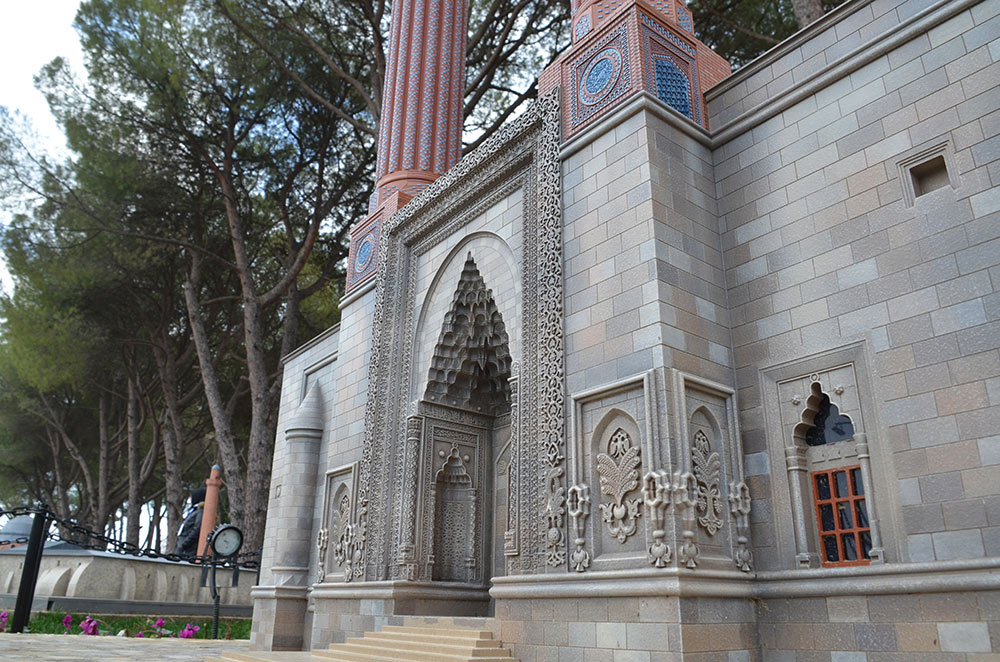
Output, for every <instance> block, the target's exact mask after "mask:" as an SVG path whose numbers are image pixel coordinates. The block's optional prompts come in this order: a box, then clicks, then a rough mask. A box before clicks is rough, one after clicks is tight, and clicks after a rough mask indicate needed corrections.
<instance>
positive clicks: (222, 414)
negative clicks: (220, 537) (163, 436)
mask: <svg viewBox="0 0 1000 662" xmlns="http://www.w3.org/2000/svg"><path fill="white" fill-rule="evenodd" d="M191 260H192V266H191V273H190V274H189V276H188V279H187V280H186V281H185V282H184V304H185V306H186V307H187V313H188V323H189V324H190V325H191V336H192V337H193V338H194V344H195V348H196V350H197V354H198V367H199V368H200V369H201V382H202V386H203V387H204V390H205V400H206V401H207V403H208V410H209V413H210V414H211V416H212V426H213V428H214V429H215V441H216V443H217V444H218V446H219V455H220V459H221V460H222V468H223V470H224V472H225V474H224V477H225V481H226V486H227V488H228V492H229V515H230V517H232V520H233V523H234V524H235V525H236V526H238V527H240V528H241V529H243V531H244V532H245V531H247V527H246V524H245V512H246V511H245V499H244V493H243V483H242V481H241V478H240V476H241V473H242V472H241V471H240V460H239V453H238V452H237V451H236V440H235V438H234V437H233V430H232V426H231V425H230V420H229V414H228V413H227V412H226V404H225V402H224V401H223V398H222V392H221V390H220V389H219V378H218V375H217V374H216V372H215V364H214V363H213V362H212V348H211V345H210V344H209V340H208V333H207V332H206V330H205V321H204V320H203V319H202V317H201V304H200V303H199V301H198V295H197V290H196V287H197V283H198V279H199V275H200V271H201V257H200V256H198V255H192V257H191ZM249 352H250V348H249V347H248V348H247V353H249ZM244 535H245V534H244Z"/></svg>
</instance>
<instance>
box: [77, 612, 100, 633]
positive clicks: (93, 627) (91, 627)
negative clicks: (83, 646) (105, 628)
mask: <svg viewBox="0 0 1000 662" xmlns="http://www.w3.org/2000/svg"><path fill="white" fill-rule="evenodd" d="M80 629H81V630H83V632H84V634H88V635H90V636H92V637H96V636H97V621H95V620H94V619H92V618H91V617H90V616H88V617H87V618H85V619H83V621H82V622H81V623H80Z"/></svg>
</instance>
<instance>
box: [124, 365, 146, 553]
mask: <svg viewBox="0 0 1000 662" xmlns="http://www.w3.org/2000/svg"><path fill="white" fill-rule="evenodd" d="M127 416H128V528H127V531H126V534H125V541H126V542H127V543H129V544H130V545H136V546H138V545H139V522H140V519H141V515H142V496H141V491H142V477H141V476H140V469H139V462H140V457H139V454H140V448H139V393H138V389H137V388H136V385H135V381H134V380H132V379H131V378H129V380H128V414H127Z"/></svg>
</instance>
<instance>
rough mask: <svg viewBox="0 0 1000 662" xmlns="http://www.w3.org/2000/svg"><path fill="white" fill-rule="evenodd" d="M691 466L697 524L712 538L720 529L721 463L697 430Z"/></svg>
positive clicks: (692, 448) (706, 439)
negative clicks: (694, 487) (695, 496)
mask: <svg viewBox="0 0 1000 662" xmlns="http://www.w3.org/2000/svg"><path fill="white" fill-rule="evenodd" d="M691 465H692V468H693V470H694V471H693V473H694V479H695V481H696V484H697V490H698V491H697V508H698V514H699V517H698V524H700V525H701V526H702V527H704V529H705V530H706V531H707V532H708V535H710V536H714V535H715V534H716V533H718V531H719V529H721V528H722V519H720V517H719V515H721V514H722V493H721V492H720V491H719V480H720V475H721V468H722V461H721V459H720V458H719V454H718V453H717V452H713V451H712V445H711V443H710V442H709V440H708V437H707V436H706V435H705V433H704V432H702V431H701V430H698V432H696V433H695V435H694V442H693V443H692V445H691Z"/></svg>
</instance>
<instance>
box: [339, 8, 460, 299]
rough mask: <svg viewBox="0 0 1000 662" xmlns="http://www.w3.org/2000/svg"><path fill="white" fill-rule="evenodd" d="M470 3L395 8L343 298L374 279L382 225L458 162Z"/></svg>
mask: <svg viewBox="0 0 1000 662" xmlns="http://www.w3.org/2000/svg"><path fill="white" fill-rule="evenodd" d="M467 20H468V0H396V1H395V2H394V3H393V7H392V27H391V29H390V32H389V58H388V63H387V69H386V74H385V86H384V90H385V92H384V94H383V97H382V99H383V100H382V117H381V121H380V124H379V138H378V163H377V165H376V169H375V179H376V181H375V192H374V193H373V194H372V197H371V200H370V202H369V207H368V213H369V215H368V217H367V218H366V219H365V220H364V221H362V222H361V223H359V224H358V225H357V226H356V227H355V228H354V229H352V231H351V249H350V255H349V265H348V272H347V291H348V292H350V291H351V290H352V289H353V288H354V287H356V286H358V285H359V284H361V283H362V282H363V281H366V280H367V279H368V278H370V277H371V275H372V274H374V273H375V260H376V255H375V253H376V251H375V249H376V247H377V245H378V236H379V229H380V226H381V222H380V221H381V219H383V218H387V217H388V215H390V214H392V213H393V212H394V211H396V210H397V209H399V208H400V207H402V206H403V205H405V204H406V203H407V202H408V201H409V200H410V199H411V198H413V196H415V195H416V194H417V193H419V192H420V191H421V190H423V189H424V188H426V187H427V186H428V185H429V184H430V183H431V182H433V181H434V180H435V179H437V178H438V177H440V176H441V175H443V174H444V173H445V172H447V171H448V169H449V168H451V166H452V165H454V164H455V162H456V161H458V158H459V156H460V155H461V149H462V114H463V97H464V94H463V93H464V87H465V42H466V32H467Z"/></svg>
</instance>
